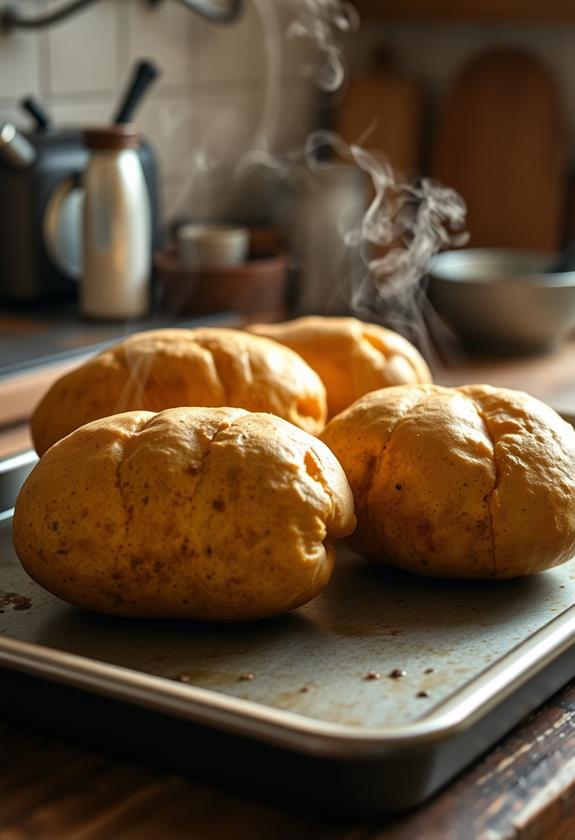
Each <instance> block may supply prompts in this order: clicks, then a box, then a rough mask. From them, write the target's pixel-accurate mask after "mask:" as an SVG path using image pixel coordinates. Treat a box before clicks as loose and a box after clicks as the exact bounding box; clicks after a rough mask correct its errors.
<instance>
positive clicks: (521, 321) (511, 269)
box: [429, 248, 575, 353]
mask: <svg viewBox="0 0 575 840" xmlns="http://www.w3.org/2000/svg"><path fill="white" fill-rule="evenodd" d="M549 262H550V260H549V255H548V254H546V253H541V252H539V253H536V252H529V251H522V250H512V249H497V248H483V249H481V248H478V249H473V248H471V249H463V250H459V251H444V252H443V253H442V254H438V255H437V256H436V257H435V259H434V260H433V263H432V266H431V271H430V278H429V298H430V300H431V302H432V304H433V306H434V307H435V309H436V310H437V311H438V312H439V314H440V315H441V316H443V317H444V318H445V319H446V320H447V321H448V322H449V323H450V324H451V326H452V327H453V328H454V329H455V331H456V332H457V333H458V335H459V336H460V337H461V338H462V339H463V340H464V341H465V342H466V343H467V344H468V345H469V346H472V347H479V348H482V349H484V350H489V351H496V352H513V353H518V352H536V351H541V350H550V349H552V348H553V347H555V346H556V345H557V344H559V343H560V342H561V341H562V340H563V339H564V338H565V336H566V334H567V333H568V332H569V330H570V329H571V328H572V327H573V326H574V325H575V271H568V272H563V273H561V274H550V273H549V272H548V268H549Z"/></svg>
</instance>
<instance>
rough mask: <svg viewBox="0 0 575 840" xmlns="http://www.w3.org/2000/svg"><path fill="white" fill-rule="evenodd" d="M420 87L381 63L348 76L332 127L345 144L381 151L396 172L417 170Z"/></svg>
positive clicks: (419, 138) (419, 157)
mask: <svg viewBox="0 0 575 840" xmlns="http://www.w3.org/2000/svg"><path fill="white" fill-rule="evenodd" d="M423 114H424V102H423V90H422V87H421V85H420V84H419V82H417V81H416V80H414V79H409V78H406V77H403V76H401V75H399V74H398V73H395V72H393V71H391V70H389V69H387V68H386V67H385V66H382V65H381V64H380V66H376V67H375V68H374V69H373V70H371V71H370V72H367V73H364V74H363V75H360V76H355V77H352V78H351V79H350V81H349V83H348V86H347V90H346V93H345V96H344V98H343V100H342V102H341V104H340V105H339V107H338V109H337V114H336V120H335V128H336V131H337V133H338V134H339V135H340V136H341V137H342V138H343V139H344V140H345V142H346V143H348V144H350V145H351V144H353V143H359V144H360V145H362V146H364V147H365V148H366V149H370V150H374V151H378V152H381V153H383V154H384V155H385V156H386V157H387V158H388V159H389V161H390V163H391V164H392V166H393V167H394V168H395V169H397V170H398V171H399V172H401V173H403V174H405V175H407V176H413V175H414V174H417V173H419V172H420V171H421V142H422V129H423Z"/></svg>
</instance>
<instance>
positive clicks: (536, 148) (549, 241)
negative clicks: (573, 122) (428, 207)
mask: <svg viewBox="0 0 575 840" xmlns="http://www.w3.org/2000/svg"><path fill="white" fill-rule="evenodd" d="M431 174H432V175H433V176H435V177H437V178H438V179H439V180H441V181H442V182H443V183H445V184H447V185H448V186H450V187H454V188H455V189H456V190H457V191H458V192H460V193H461V195H462V196H463V198H464V199H465V201H466V203H467V208H468V220H467V228H468V230H469V232H470V235H471V239H470V244H471V245H472V246H474V247H480V246H495V247H516V248H529V249H531V250H547V251H557V250H558V249H559V245H560V236H561V233H562V213H563V206H564V200H565V195H564V192H565V187H564V183H565V176H566V131H565V118H564V111H563V107H562V103H561V101H560V98H559V93H558V90H557V86H556V84H555V81H554V79H553V78H552V76H551V74H550V72H549V70H548V69H547V68H546V66H545V65H544V64H543V63H542V62H541V61H540V60H539V59H538V58H537V57H536V56H533V55H531V54H530V53H527V52H524V51H521V50H518V49H512V48H509V49H497V50H491V51H489V52H487V53H484V54H482V55H481V56H479V57H478V58H476V59H474V60H473V61H472V62H471V63H470V64H468V65H467V66H466V67H465V68H464V69H463V71H462V72H461V73H460V75H459V76H458V78H457V79H456V81H455V83H454V85H453V88H452V90H451V92H450V93H449V95H448V97H447V99H446V101H445V103H444V105H443V107H442V109H441V112H440V115H439V122H438V127H437V133H436V137H435V142H434V151H433V155H432V162H431Z"/></svg>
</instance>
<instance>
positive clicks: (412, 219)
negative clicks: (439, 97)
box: [244, 131, 467, 365]
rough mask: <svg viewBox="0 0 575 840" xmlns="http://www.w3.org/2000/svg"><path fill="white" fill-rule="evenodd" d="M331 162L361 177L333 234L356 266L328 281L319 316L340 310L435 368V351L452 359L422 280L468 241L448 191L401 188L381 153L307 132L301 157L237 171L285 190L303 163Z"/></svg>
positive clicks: (421, 184) (424, 182) (460, 208)
mask: <svg viewBox="0 0 575 840" xmlns="http://www.w3.org/2000/svg"><path fill="white" fill-rule="evenodd" d="M326 150H329V152H330V154H329V155H328V156H327V157H326V154H325V153H326ZM334 157H336V158H339V159H340V162H341V161H345V162H346V163H347V164H348V165H350V166H355V167H357V168H358V170H360V171H361V172H363V173H364V174H365V178H366V188H365V191H366V210H365V213H364V214H363V216H362V217H361V218H360V219H359V220H358V221H357V222H356V223H355V224H354V225H353V226H352V227H351V228H349V229H347V230H346V229H341V230H340V235H341V239H342V242H343V243H345V245H346V246H347V248H348V249H349V252H350V253H351V252H355V253H359V255H360V257H361V259H359V260H346V264H345V269H344V270H343V271H342V272H340V274H339V276H338V277H337V278H336V277H334V288H333V290H332V292H331V294H330V295H329V296H328V297H326V300H325V313H327V314H329V313H330V312H332V313H333V312H334V311H335V312H340V311H341V308H342V306H343V307H344V309H345V310H346V311H347V312H348V313H350V314H355V315H357V316H359V317H364V318H366V319H367V320H370V321H374V322H379V323H382V324H385V325H386V326H389V327H391V328H392V329H395V330H397V331H398V332H400V333H402V334H403V335H405V336H406V337H408V338H410V339H411V340H412V341H414V342H415V343H416V344H417V345H418V346H419V347H420V349H421V350H422V351H423V353H424V355H425V356H426V357H427V358H428V360H429V362H430V363H431V364H432V365H433V364H437V361H438V358H437V353H436V347H435V346H434V345H437V346H439V347H440V349H441V351H442V355H446V354H450V355H453V354H454V352H456V350H457V346H456V344H455V343H454V339H453V337H452V335H451V334H450V332H449V330H448V328H447V327H446V326H445V325H444V324H443V323H442V322H441V320H440V319H439V317H438V316H437V315H436V313H435V312H434V310H433V309H432V307H431V305H430V304H429V302H428V300H427V295H426V290H425V278H426V275H427V274H428V272H429V268H430V264H431V262H432V260H433V257H434V256H435V254H437V253H438V251H440V250H441V249H443V248H446V247H459V246H461V245H464V244H465V242H466V241H467V233H466V231H465V230H464V225H465V218H466V208H465V203H464V201H463V199H462V198H461V196H460V195H459V194H458V193H457V192H456V191H455V190H453V189H451V188H449V187H446V186H444V185H442V184H440V183H439V182H437V181H435V180H433V179H431V178H419V179H418V180H417V181H415V182H413V183H408V182H405V181H403V180H402V179H401V178H400V176H399V174H398V173H397V172H396V171H395V170H394V169H393V167H392V166H391V165H390V163H389V161H388V160H387V159H386V158H385V156H384V155H383V154H381V153H380V152H372V151H367V150H366V149H364V148H362V147H361V146H359V145H355V144H352V145H348V144H347V143H346V142H345V141H344V140H343V139H342V138H341V137H339V136H338V135H337V134H335V133H334V132H331V131H315V132H313V133H312V134H310V135H309V137H308V139H307V142H306V144H305V147H304V149H303V151H299V152H295V153H292V154H290V155H284V156H281V157H280V156H274V155H271V154H269V153H265V152H261V151H260V152H254V153H253V154H251V155H250V156H248V157H247V158H246V160H245V161H244V165H245V166H259V167H261V168H262V169H263V170H264V171H267V172H268V173H269V172H272V173H273V174H274V175H275V176H276V177H279V178H280V179H282V180H283V181H286V182H288V183H290V182H294V181H296V179H301V164H302V162H303V163H304V164H305V166H306V167H307V169H309V170H310V172H314V171H318V170H319V169H321V168H323V167H331V166H334ZM368 195H370V196H371V198H370V199H369V200H368V199H367V196H368ZM318 245H319V243H318ZM430 333H431V334H432V337H433V341H431V336H430Z"/></svg>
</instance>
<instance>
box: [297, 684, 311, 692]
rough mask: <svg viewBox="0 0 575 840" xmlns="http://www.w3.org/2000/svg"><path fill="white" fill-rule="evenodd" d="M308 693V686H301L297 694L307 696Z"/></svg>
mask: <svg viewBox="0 0 575 840" xmlns="http://www.w3.org/2000/svg"><path fill="white" fill-rule="evenodd" d="M308 691H309V686H308V685H302V687H301V688H300V690H299V693H300V694H307V693H308Z"/></svg>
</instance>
